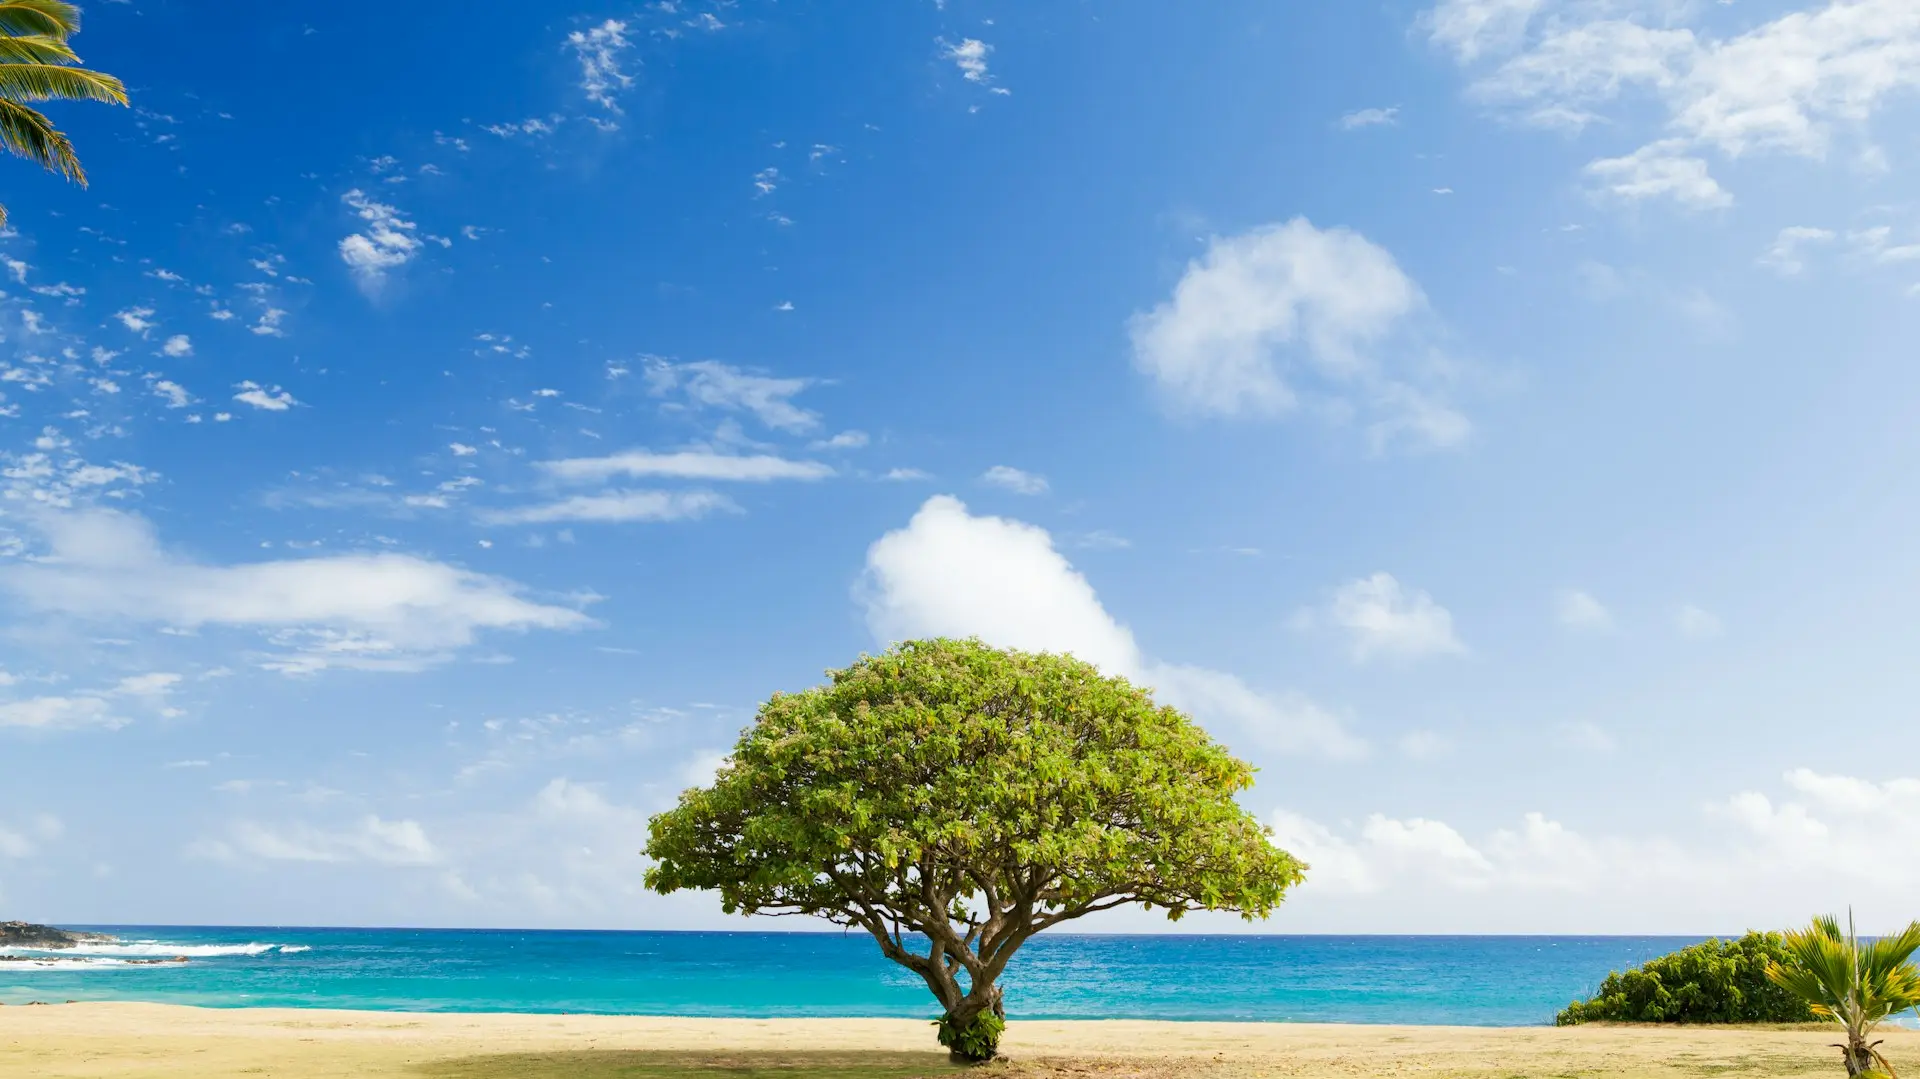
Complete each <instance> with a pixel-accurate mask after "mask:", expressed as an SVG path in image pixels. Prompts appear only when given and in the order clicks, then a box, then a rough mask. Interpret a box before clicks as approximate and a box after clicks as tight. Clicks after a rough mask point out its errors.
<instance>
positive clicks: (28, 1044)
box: [0, 1004, 1920, 1079]
mask: <svg viewBox="0 0 1920 1079" xmlns="http://www.w3.org/2000/svg"><path fill="white" fill-rule="evenodd" d="M1832 1040H1833V1039H1832V1036H1831V1035H1830V1033H1829V1032H1828V1031H1826V1030H1821V1029H1751V1028H1742V1029H1725V1028H1718V1029H1714V1028H1704V1029H1703V1028H1691V1029H1676V1028H1644V1027H1581V1028H1572V1029H1554V1028H1546V1027H1535V1028H1500V1029H1482V1028H1464V1027H1391V1026H1333V1025H1310V1024H1278V1023H1149V1022H1015V1023H1013V1024H1012V1025H1011V1026H1010V1027H1009V1029H1008V1032H1007V1038H1006V1041H1005V1043H1004V1048H1005V1052H1006V1059H1004V1060H1003V1061H1002V1062H1000V1063H997V1064H995V1065H992V1066H991V1070H992V1071H993V1072H994V1073H1003V1074H1007V1075H1010V1076H1012V1075H1020V1076H1024V1075H1047V1076H1055V1075H1075V1076H1085V1075H1103V1076H1106V1075H1111V1076H1129V1075H1139V1076H1163V1075H1164V1076H1196V1075H1221V1076H1237V1075H1258V1076H1362V1075H1410V1076H1435V1077H1452V1076H1476V1077H1477V1076H1486V1077H1495V1076H1498V1077H1502V1079H1506V1077H1514V1076H1581V1077H1611V1076H1621V1077H1629V1076H1632V1077H1639V1076H1646V1077H1654V1076H1662V1077H1664V1076H1675V1077H1679V1076H1687V1077H1699V1076H1715V1077H1722V1076H1726V1077H1740V1076H1802V1075H1806V1076H1833V1075H1835V1074H1844V1073H1842V1072H1841V1071H1840V1065H1839V1060H1838V1057H1837V1054H1836V1053H1835V1052H1834V1050H1833V1049H1831V1048H1829V1044H1830V1043H1831V1042H1832ZM1884 1048H1885V1049H1886V1051H1887V1052H1888V1054H1889V1056H1890V1057H1891V1058H1892V1059H1893V1061H1894V1063H1895V1065H1896V1066H1900V1065H1903V1064H1906V1063H1908V1062H1909V1061H1912V1062H1914V1065H1915V1066H1920V1033H1915V1032H1902V1031H1894V1032H1889V1033H1888V1034H1887V1045H1886V1046H1885V1047H1884ZM951 1070H952V1069H951V1068H950V1067H949V1065H948V1064H947V1063H946V1059H945V1056H944V1054H943V1053H942V1052H940V1051H939V1049H938V1047H937V1046H935V1045H934V1044H933V1042H932V1033H931V1030H930V1028H929V1027H928V1025H926V1024H924V1023H919V1022H914V1021H910V1020H891V1019H788V1020H759V1019H677V1018H648V1017H607V1016H539V1015H425V1014H395V1013H376V1012H330V1011H302V1010H286V1009H253V1010H208V1009H198V1008H186V1007H178V1006H173V1005H156V1004H54V1005H44V1006H25V1007H21V1006H15V1007H7V1008H0V1075H4V1076H7V1077H8V1079H13V1077H15V1076H19V1077H23V1079H24V1077H32V1079H42V1077H46V1079H54V1077H58V1079H80V1077H90V1079H91V1077H99V1079H133V1077H168V1079H173V1077H180V1079H185V1077H189V1076H192V1077H196V1079H224V1077H228V1076H235V1077H238V1076H284V1077H288V1079H333V1077H347V1076H352V1077H373V1076H420V1077H429V1079H431V1077H442V1079H483V1077H485V1079H506V1077H515V1079H518V1077H527V1079H539V1077H545V1076H555V1077H558V1076H567V1077H586V1079H592V1077H598V1076H627V1077H640V1076H681V1075H688V1074H692V1073H700V1074H708V1075H710V1074H712V1073H713V1072H715V1071H719V1072H723V1073H727V1074H734V1075H758V1074H763V1073H769V1072H777V1073H779V1074H782V1075H788V1076H794V1077H795V1079H798V1077H799V1076H801V1075H812V1076H818V1077H834V1079H843V1077H844V1079H854V1077H868V1079H904V1077H906V1076H912V1075H924V1074H932V1073H939V1072H948V1071H951Z"/></svg>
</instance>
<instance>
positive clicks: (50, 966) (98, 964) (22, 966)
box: [0, 949, 150, 974]
mask: <svg viewBox="0 0 1920 1079" xmlns="http://www.w3.org/2000/svg"><path fill="white" fill-rule="evenodd" d="M9 950H10V949H9ZM149 965H150V964H147V963H129V962H128V961H126V960H125V959H111V958H108V957H106V956H75V957H74V958H71V959H56V958H54V957H53V956H50V955H49V956H34V957H33V958H30V959H26V960H23V961H19V962H6V963H0V974H12V973H14V972H15V971H25V970H76V969H81V968H85V969H89V970H92V969H98V968H102V967H131V966H149Z"/></svg>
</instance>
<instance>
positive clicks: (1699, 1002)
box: [1553, 933, 1813, 1027]
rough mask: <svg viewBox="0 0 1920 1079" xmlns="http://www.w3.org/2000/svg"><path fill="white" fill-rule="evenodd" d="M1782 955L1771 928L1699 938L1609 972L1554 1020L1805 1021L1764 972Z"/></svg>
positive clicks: (1803, 1008)
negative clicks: (1735, 935)
mask: <svg viewBox="0 0 1920 1079" xmlns="http://www.w3.org/2000/svg"><path fill="white" fill-rule="evenodd" d="M1787 958H1788V955H1787V945H1786V941H1785V940H1783V939H1782V938H1781V936H1780V934H1778V933H1748V934H1747V935H1746V936H1744V937H1741V938H1739V939H1738V940H1720V939H1718V938H1716V939H1713V940H1704V941H1701V942H1700V943H1698V944H1694V945H1690V946H1688V947H1685V948H1682V949H1680V950H1679V951H1677V952H1669V953H1667V954H1666V955H1663V956H1660V957H1658V958H1656V959H1649V960H1647V961H1646V962H1645V963H1642V964H1641V965H1640V966H1638V967H1635V968H1634V969H1632V970H1629V971H1624V972H1622V971H1614V972H1613V973H1611V974H1608V975H1607V977H1606V980H1605V981H1603V982H1601V983H1600V989H1599V991H1598V992H1596V993H1594V995H1593V996H1592V997H1591V998H1589V999H1587V1000H1576V1001H1574V1002H1573V1003H1572V1004H1569V1005H1567V1007H1566V1009H1565V1010H1564V1011H1562V1012H1561V1013H1560V1014H1559V1015H1557V1016H1554V1020H1553V1021H1554V1022H1555V1023H1557V1024H1559V1025H1560V1026H1563V1027H1566V1026H1573V1025H1575V1024H1577V1023H1811V1022H1812V1021H1813V1012H1812V1011H1811V1010H1810V1009H1808V1007H1807V1003H1806V1001H1804V1000H1801V999H1800V998H1799V997H1797V996H1795V995H1793V994H1792V993H1789V992H1788V991H1787V990H1785V989H1783V988H1781V987H1780V986H1779V985H1776V984H1775V983H1774V982H1773V980H1772V979H1771V978H1769V977H1767V968H1768V966H1769V965H1770V964H1773V963H1777V962H1780V961H1783V960H1786V959H1787Z"/></svg>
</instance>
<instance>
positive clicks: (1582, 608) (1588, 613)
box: [1553, 588, 1613, 629]
mask: <svg viewBox="0 0 1920 1079" xmlns="http://www.w3.org/2000/svg"><path fill="white" fill-rule="evenodd" d="M1553 616H1554V618H1555V620H1557V621H1558V622H1559V623H1560V624H1561V625H1563V626H1566V627H1567V628H1568V629H1611V628H1613V615H1612V613H1611V612H1609V611H1608V610H1607V608H1606V605H1605V604H1603V603H1601V602H1600V601H1599V600H1597V599H1594V598H1593V596H1592V595H1590V594H1589V593H1586V592H1582V591H1581V590H1580V589H1578V588H1567V589H1562V590H1561V592H1560V593H1559V595H1556V596H1555V597H1554V599H1553Z"/></svg>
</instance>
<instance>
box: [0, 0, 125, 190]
mask: <svg viewBox="0 0 1920 1079" xmlns="http://www.w3.org/2000/svg"><path fill="white" fill-rule="evenodd" d="M79 32H80V9H79V8H77V7H74V6H73V5H72V4H69V3H67V2H66V0H0V147H4V148H5V149H7V150H8V151H10V152H12V153H14V154H16V155H18V156H20V157H24V158H26V159H27V160H29V161H37V162H39V163H40V164H41V165H42V166H44V167H45V168H46V169H47V171H49V172H57V173H59V174H60V175H62V176H65V177H66V178H67V179H69V180H72V181H74V182H75V183H77V184H79V185H80V186H81V187H85V186H87V174H86V171H85V170H83V169H82V168H81V167H80V158H79V157H78V156H76V155H75V154H74V152H73V143H71V142H69V141H67V137H66V136H65V135H63V134H61V133H60V130H59V129H58V128H56V127H54V126H53V121H51V120H49V119H47V118H46V116H45V115H43V114H42V113H41V112H40V111H39V110H37V109H34V108H31V107H29V106H27V105H26V104H23V103H24V102H28V101H48V100H52V99H61V100H67V101H105V102H109V103H111V104H115V105H125V104H126V103H127V88H126V87H124V86H122V85H120V80H119V79H116V78H114V77H113V76H112V75H102V74H101V73H99V72H98V71H88V70H87V69H86V68H83V67H75V66H73V65H75V64H78V63H79V62H80V58H79V57H78V56H76V55H74V52H73V49H72V48H71V47H69V46H68V45H67V39H68V38H69V37H72V36H73V35H74V34H76V33H79ZM6 223H7V209H6V207H4V206H0V225H5V224H6Z"/></svg>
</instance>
